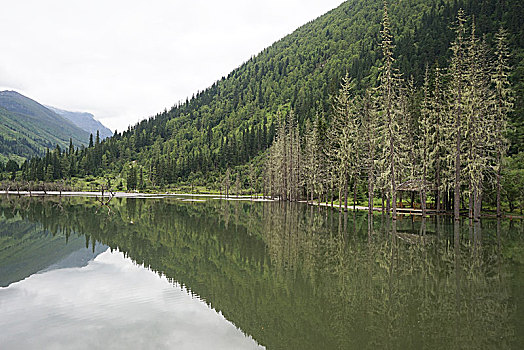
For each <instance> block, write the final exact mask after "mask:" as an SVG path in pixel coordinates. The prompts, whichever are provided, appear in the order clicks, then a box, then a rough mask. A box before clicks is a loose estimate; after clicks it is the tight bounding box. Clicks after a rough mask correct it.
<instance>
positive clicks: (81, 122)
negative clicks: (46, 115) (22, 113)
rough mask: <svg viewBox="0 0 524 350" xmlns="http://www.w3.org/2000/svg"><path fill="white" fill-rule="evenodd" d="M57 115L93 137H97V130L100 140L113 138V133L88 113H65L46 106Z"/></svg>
mask: <svg viewBox="0 0 524 350" xmlns="http://www.w3.org/2000/svg"><path fill="white" fill-rule="evenodd" d="M46 107H47V108H49V109H50V110H52V111H53V112H55V113H56V114H58V115H60V116H62V117H64V118H66V119H67V120H69V121H71V122H72V123H73V124H75V125H76V126H78V127H79V128H80V129H82V130H85V131H87V132H88V133H91V134H93V135H96V132H97V130H98V131H99V132H100V138H101V139H105V138H106V137H110V136H113V132H112V131H111V130H110V129H109V128H107V127H106V126H104V125H103V124H102V123H101V122H100V121H98V120H96V119H95V116H94V115H92V114H91V113H87V112H71V111H65V110H63V109H59V108H56V107H52V106H46Z"/></svg>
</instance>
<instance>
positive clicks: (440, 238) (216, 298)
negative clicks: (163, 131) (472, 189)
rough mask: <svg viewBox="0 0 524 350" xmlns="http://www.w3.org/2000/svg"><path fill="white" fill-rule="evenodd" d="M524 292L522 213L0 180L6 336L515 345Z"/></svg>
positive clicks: (138, 344) (185, 344)
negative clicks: (8, 189)
mask: <svg viewBox="0 0 524 350" xmlns="http://www.w3.org/2000/svg"><path fill="white" fill-rule="evenodd" d="M200 199H202V198H200ZM523 292H524V226H523V224H522V222H521V221H519V220H499V221H497V220H496V219H486V220H483V221H481V222H480V223H470V222H469V221H468V220H467V219H464V220H463V221H461V222H460V223H454V222H453V220H452V219H451V218H450V217H431V218H428V219H425V220H423V219H422V218H421V217H417V216H404V217H401V218H400V219H399V220H397V222H392V221H391V220H389V219H388V217H387V216H382V215H380V213H378V214H375V215H373V216H372V217H368V214H367V212H352V211H350V212H348V213H342V214H340V213H339V212H338V211H336V210H333V209H330V208H319V207H312V206H307V205H305V204H300V203H279V202H263V203H260V202H250V201H225V200H214V199H210V198H209V199H204V200H203V201H195V202H191V201H184V200H182V199H180V198H173V197H170V198H152V199H140V198H115V199H113V200H112V201H111V204H110V210H108V209H107V208H105V207H100V205H99V203H98V202H96V201H95V199H94V198H79V197H76V198H75V197H73V198H64V197H62V198H58V197H45V198H42V197H32V198H30V197H22V198H18V197H17V196H9V197H6V196H4V195H2V196H0V348H2V349H35V348H38V349H100V348H103V349H106V348H110V349H130V348H132V349H135V348H138V349H175V348H176V349H264V348H265V349H354V348H366V349H376V348H388V349H389V348H390V349H421V348H426V349H442V348H449V349H459V348H460V349H463V348H467V349H484V348H497V349H520V348H522V347H523V345H524V312H523V310H524V293H523Z"/></svg>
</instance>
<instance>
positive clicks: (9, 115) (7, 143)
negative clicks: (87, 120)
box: [0, 91, 89, 160]
mask: <svg viewBox="0 0 524 350" xmlns="http://www.w3.org/2000/svg"><path fill="white" fill-rule="evenodd" d="M70 138H71V139H72V140H73V144H74V145H76V146H77V147H78V146H81V145H87V142H88V141H89V134H88V133H87V132H86V131H84V130H82V129H80V128H78V127H76V126H75V125H73V123H71V122H70V121H68V120H66V119H64V118H62V117H61V116H59V115H58V114H56V113H54V112H53V111H51V110H49V109H47V108H46V107H44V106H42V105H41V104H39V103H38V102H36V101H34V100H31V99H30V98H27V97H25V96H23V95H21V94H19V93H17V92H15V91H1V92H0V158H3V159H6V158H9V159H15V160H20V159H24V158H30V157H33V156H41V155H43V154H44V153H45V150H46V148H50V149H53V148H54V147H56V145H59V146H60V147H62V148H63V149H65V148H67V147H69V140H70Z"/></svg>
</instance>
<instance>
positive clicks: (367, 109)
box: [360, 89, 378, 214]
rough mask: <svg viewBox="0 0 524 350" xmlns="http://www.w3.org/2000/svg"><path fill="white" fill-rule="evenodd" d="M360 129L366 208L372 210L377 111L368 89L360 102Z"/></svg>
mask: <svg viewBox="0 0 524 350" xmlns="http://www.w3.org/2000/svg"><path fill="white" fill-rule="evenodd" d="M360 115H361V124H360V125H361V130H360V133H362V151H363V152H362V154H363V157H362V161H363V164H364V169H365V170H366V173H367V181H368V210H369V213H370V214H372V212H373V196H374V192H375V186H376V167H375V161H376V159H375V157H376V153H377V152H376V150H377V136H376V130H377V129H378V125H377V124H378V120H377V112H376V108H375V105H374V100H373V96H372V94H371V91H370V90H369V89H367V90H366V92H365V94H364V97H363V99H362V104H361V114H360Z"/></svg>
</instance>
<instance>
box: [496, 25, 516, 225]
mask: <svg viewBox="0 0 524 350" xmlns="http://www.w3.org/2000/svg"><path fill="white" fill-rule="evenodd" d="M507 37H508V34H507V32H506V30H505V29H504V28H502V27H501V28H500V29H499V31H498V32H497V34H496V35H495V63H494V67H493V74H492V76H491V81H492V83H493V86H494V89H495V103H494V119H495V120H494V127H495V172H496V174H497V175H496V188H497V216H498V217H500V216H502V210H501V206H500V196H501V173H502V160H503V158H504V155H505V154H506V152H507V149H508V141H507V139H506V136H505V134H506V129H507V118H508V114H509V113H510V111H511V110H512V107H513V96H512V93H511V91H512V90H511V85H510V82H509V70H510V67H509V49H508V44H507V40H508V39H507Z"/></svg>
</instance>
